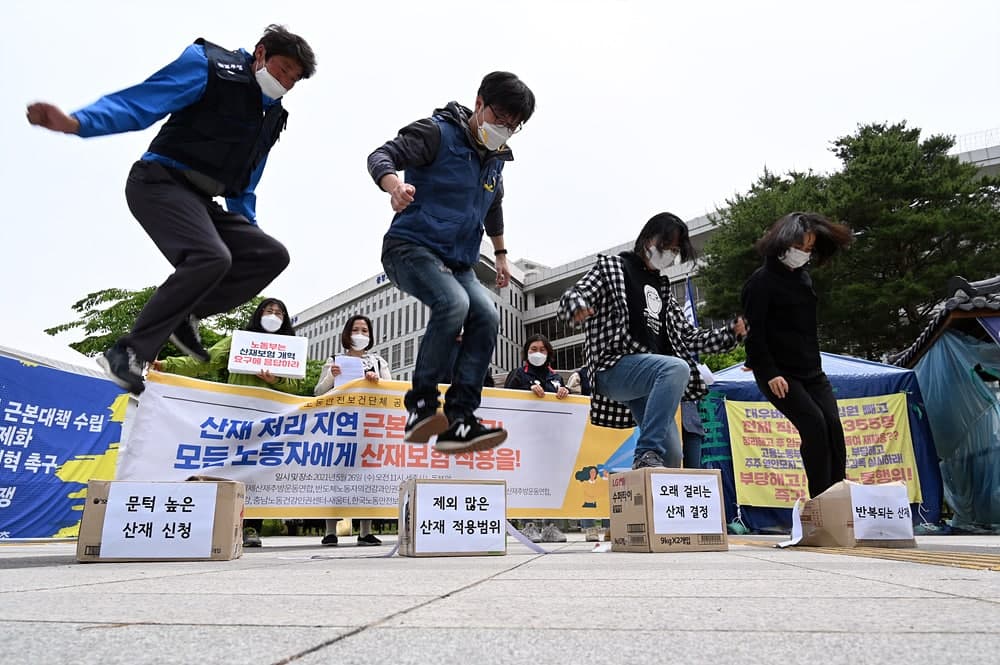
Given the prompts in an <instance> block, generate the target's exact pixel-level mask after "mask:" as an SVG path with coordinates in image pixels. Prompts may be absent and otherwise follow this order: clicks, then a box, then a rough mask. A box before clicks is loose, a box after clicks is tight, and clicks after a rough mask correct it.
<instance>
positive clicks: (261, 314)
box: [153, 298, 302, 547]
mask: <svg viewBox="0 0 1000 665" xmlns="http://www.w3.org/2000/svg"><path fill="white" fill-rule="evenodd" d="M243 329H244V330H249V331H251V332H259V333H268V334H270V335H295V330H293V329H292V322H291V317H289V316H288V308H287V307H285V303H283V302H281V301H280V300H278V299H277V298H265V299H264V300H262V301H261V303H260V304H259V305H257V309H255V310H254V313H253V315H251V317H250V321H249V322H247V325H246V326H245V327H244V328H243ZM232 346H233V336H232V335H227V336H226V337H223V338H222V339H220V340H219V341H218V342H216V343H215V345H214V346H212V347H211V348H210V349H208V362H201V361H200V360H196V359H194V358H192V357H191V356H174V357H172V358H163V359H162V360H154V361H153V369H155V370H156V371H158V372H167V373H170V374H180V375H181V376H190V377H193V378H196V379H205V380H207V381H216V382H218V383H229V384H231V385H236V386H256V387H257V388H270V389H271V390H277V391H279V392H283V393H290V394H292V395H295V394H298V392H299V391H300V390H301V389H302V379H290V378H287V377H283V376H274V375H273V374H271V372H269V371H267V370H261V371H260V372H258V373H256V374H232V373H230V372H229V369H228V368H229V351H230V349H231V348H232ZM263 524H264V520H260V519H256V520H243V547H260V546H261V542H260V531H261V527H262V526H263Z"/></svg>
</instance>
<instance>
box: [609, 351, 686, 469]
mask: <svg viewBox="0 0 1000 665" xmlns="http://www.w3.org/2000/svg"><path fill="white" fill-rule="evenodd" d="M594 378H595V381H596V384H595V385H596V387H595V390H596V392H599V393H600V394H602V395H604V396H606V397H610V398H611V399H613V400H615V401H618V402H622V403H623V404H625V405H626V406H628V408H629V409H630V410H631V411H632V417H633V418H635V422H637V423H638V424H639V439H638V441H636V444H635V456H636V457H637V458H638V457H641V456H642V455H643V454H644V453H646V452H647V451H650V450H651V451H653V452H655V453H657V454H658V455H659V456H660V457H661V458H663V463H664V464H666V465H667V466H668V467H670V468H680V466H681V460H682V459H683V453H682V449H681V436H680V433H679V432H678V431H677V425H676V422H675V421H674V418H675V416H676V415H677V407H678V406H679V405H680V403H681V397H683V396H684V391H685V390H686V389H687V384H688V381H689V380H690V379H691V368H690V367H688V364H687V363H686V362H685V361H683V360H681V359H680V358H675V357H674V356H661V355H659V354H653V353H635V354H632V355H628V356H623V357H622V358H621V359H620V360H619V361H618V362H616V363H615V364H614V366H613V367H611V368H610V369H605V370H601V371H600V372H597V375H596V376H595V377H594Z"/></svg>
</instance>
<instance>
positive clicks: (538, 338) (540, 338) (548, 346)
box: [521, 335, 556, 365]
mask: <svg viewBox="0 0 1000 665" xmlns="http://www.w3.org/2000/svg"><path fill="white" fill-rule="evenodd" d="M532 342H541V343H542V344H544V345H545V354H546V355H547V356H548V358H546V359H545V364H546V365H551V364H552V356H554V355H555V354H556V352H555V350H553V348H552V342H550V341H549V338H548V337H546V336H545V335H532V336H531V337H529V338H528V339H526V340H524V348H523V349H522V350H521V359H522V360H524V362H528V347H529V346H531V344H532Z"/></svg>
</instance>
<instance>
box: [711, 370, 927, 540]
mask: <svg viewBox="0 0 1000 665" xmlns="http://www.w3.org/2000/svg"><path fill="white" fill-rule="evenodd" d="M821 355H822V362H823V371H824V372H826V374H827V376H829V377H830V382H831V383H832V384H833V389H834V393H835V394H836V396H837V399H851V398H855V397H871V396H877V395H892V394H895V393H900V392H902V393H906V404H907V411H908V412H909V421H910V434H911V437H912V439H913V452H914V456H915V459H916V465H917V473H918V474H919V476H920V489H921V492H922V496H923V504H921V505H919V506H917V505H914V507H913V515H914V522H915V523H920V522H923V521H927V522H930V523H936V522H937V521H938V520H939V519H940V517H941V493H942V489H941V473H940V470H939V468H938V457H937V452H936V450H935V447H934V439H933V437H932V435H931V429H930V427H929V424H928V418H927V414H926V410H925V407H924V403H923V397H922V395H921V392H920V386H919V384H918V382H917V375H916V373H915V372H914V371H913V370H908V369H903V368H900V367H895V366H893V365H884V364H882V363H876V362H871V361H867V360H861V359H859V358H850V357H847V356H839V355H835V354H832V353H823V354H821ZM715 378H716V382H715V384H713V385H712V387H711V392H710V393H709V395H708V396H707V397H706V398H704V399H703V400H702V402H701V409H702V420H703V421H704V423H705V441H704V443H703V444H702V466H703V467H705V468H710V469H711V468H715V469H721V470H722V481H723V489H724V493H725V496H724V500H725V508H726V521H730V522H731V521H732V520H733V519H735V517H736V513H737V503H736V484H735V480H734V476H733V460H732V451H731V449H730V445H729V422H728V419H727V417H726V406H725V400H726V399H727V398H728V399H731V400H736V401H741V402H766V401H767V399H766V398H765V397H764V395H763V394H761V392H760V390H759V389H758V388H757V384H756V383H754V379H753V373H752V372H745V371H743V368H742V365H735V366H733V367H730V368H728V369H725V370H723V371H721V372H718V373H716V374H715ZM740 513H741V517H742V519H743V522H744V524H746V526H747V527H749V528H750V529H752V530H769V529H780V530H787V529H789V528H790V527H791V510H789V509H787V508H759V507H752V506H741V507H740Z"/></svg>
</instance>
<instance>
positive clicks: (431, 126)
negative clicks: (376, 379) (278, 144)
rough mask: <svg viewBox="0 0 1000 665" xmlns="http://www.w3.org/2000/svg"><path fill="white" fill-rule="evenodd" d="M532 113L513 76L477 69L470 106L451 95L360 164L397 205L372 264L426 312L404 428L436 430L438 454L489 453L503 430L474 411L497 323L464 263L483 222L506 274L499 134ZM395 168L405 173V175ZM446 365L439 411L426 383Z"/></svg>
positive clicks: (470, 258)
mask: <svg viewBox="0 0 1000 665" xmlns="http://www.w3.org/2000/svg"><path fill="white" fill-rule="evenodd" d="M534 111H535V95H534V94H533V93H532V92H531V90H530V89H529V88H528V86H526V85H525V84H524V83H523V82H522V81H521V80H520V79H518V78H517V76H515V75H514V74H511V73H509V72H493V73H491V74H487V75H486V77H485V78H483V80H482V83H481V84H480V86H479V91H478V92H477V94H476V103H475V108H473V109H469V108H467V107H465V106H462V105H461V104H459V103H457V102H451V103H449V104H448V105H447V106H445V107H444V108H442V109H437V110H435V111H434V114H433V115H432V116H431V117H429V118H425V119H423V120H418V121H416V122H414V123H411V124H410V125H407V126H406V127H404V128H403V129H401V130H399V135H398V136H396V138H394V139H392V140H391V141H388V142H387V143H385V144H384V145H383V146H382V147H380V148H378V149H377V150H375V151H374V152H373V153H372V154H371V155H369V157H368V172H369V173H370V174H371V177H372V179H373V180H374V181H375V183H376V184H378V186H379V187H380V188H381V189H382V190H383V191H385V192H387V193H388V194H389V196H390V204H391V206H392V209H393V211H394V212H395V213H396V214H395V216H394V217H393V219H392V224H391V225H390V226H389V231H388V232H387V233H386V234H385V239H384V241H383V244H382V266H383V267H384V268H385V272H386V275H388V276H389V279H390V280H392V283H393V284H395V285H396V286H397V287H398V288H399V289H400V290H402V291H405V292H407V293H409V294H411V295H412V296H414V297H415V298H417V300H419V301H420V302H422V303H423V304H424V305H426V306H427V307H429V308H430V310H431V316H430V320H429V321H428V322H427V330H426V332H425V333H424V337H423V340H422V341H421V343H420V349H419V351H418V352H417V363H416V368H415V369H414V372H413V388H412V390H410V391H408V392H407V393H406V397H405V404H406V409H407V411H408V412H409V416H408V418H407V421H406V430H405V435H404V437H405V439H406V440H407V441H411V442H415V443H426V442H427V441H429V440H430V438H431V437H432V436H435V435H437V441H436V443H435V448H436V449H437V450H438V451H440V452H444V453H463V452H469V451H473V450H488V449H490V448H494V447H496V446H499V445H500V444H501V443H503V442H504V440H505V439H506V438H507V432H506V431H504V430H503V429H502V428H494V427H486V426H484V425H483V424H482V423H481V422H479V420H478V419H476V417H475V414H474V412H475V410H476V409H477V408H479V403H480V399H481V390H482V385H483V376H485V374H486V370H487V368H488V366H489V363H490V357H491V356H492V355H493V349H494V347H495V346H496V339H497V328H498V326H499V322H500V319H499V314H498V313H497V310H496V307H495V305H494V303H493V301H492V299H491V298H490V294H489V292H488V291H487V289H486V288H485V287H484V286H483V285H482V284H480V283H479V279H478V278H477V277H476V272H475V270H474V267H475V265H476V264H477V263H478V262H479V247H480V243H481V241H482V238H483V231H484V230H485V231H486V234H487V235H488V236H489V237H490V241H491V242H492V245H493V254H494V255H495V257H496V260H495V265H496V275H497V276H496V285H497V287H499V288H503V287H505V286H507V284H508V283H509V281H510V270H509V268H508V265H507V249H506V248H505V247H504V240H503V209H502V207H501V201H502V200H503V176H502V172H503V167H504V164H505V163H506V162H508V161H510V160H511V159H513V158H512V156H511V152H510V149H509V148H508V147H507V141H508V140H510V137H511V136H513V135H514V134H515V133H517V131H518V130H520V129H521V126H522V125H523V124H524V123H525V122H526V121H527V120H528V119H529V118H530V117H531V115H532V113H534ZM397 171H405V172H406V182H404V181H403V180H402V179H401V178H400V177H399V176H398V175H397ZM459 335H461V344H460V346H459V348H458V352H457V355H456V354H455V353H454V347H455V340H456V338H458V336H459ZM452 362H454V367H452ZM453 370H454V373H453V375H452V381H451V387H450V388H449V389H448V392H447V394H446V395H445V404H444V413H443V414H441V413H438V387H437V386H438V383H440V382H442V381H445V380H446V377H448V376H449V373H451V372H452V371H453Z"/></svg>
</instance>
